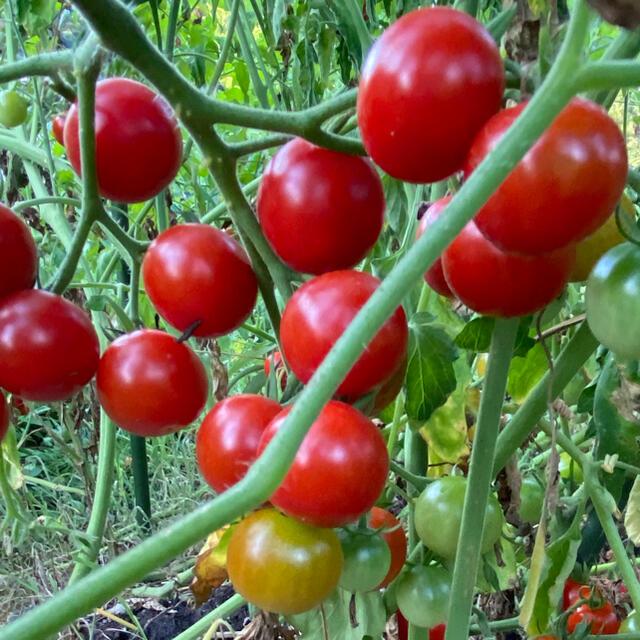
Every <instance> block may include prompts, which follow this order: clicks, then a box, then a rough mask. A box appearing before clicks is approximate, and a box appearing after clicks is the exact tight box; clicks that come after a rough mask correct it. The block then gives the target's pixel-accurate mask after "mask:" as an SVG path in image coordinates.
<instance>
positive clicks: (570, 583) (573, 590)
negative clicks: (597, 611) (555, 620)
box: [562, 578, 590, 611]
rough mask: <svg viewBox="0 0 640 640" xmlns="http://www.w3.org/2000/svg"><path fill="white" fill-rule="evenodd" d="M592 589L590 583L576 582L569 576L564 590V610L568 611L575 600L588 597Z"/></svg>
mask: <svg viewBox="0 0 640 640" xmlns="http://www.w3.org/2000/svg"><path fill="white" fill-rule="evenodd" d="M589 592H590V589H589V587H588V585H584V584H581V583H580V582H576V581H575V580H573V579H572V578H567V579H566V580H565V583H564V589H563V592H562V610H563V611H566V610H567V609H568V608H569V607H570V606H571V605H572V604H573V603H574V602H577V601H578V600H579V599H580V598H581V597H585V598H588V597H589Z"/></svg>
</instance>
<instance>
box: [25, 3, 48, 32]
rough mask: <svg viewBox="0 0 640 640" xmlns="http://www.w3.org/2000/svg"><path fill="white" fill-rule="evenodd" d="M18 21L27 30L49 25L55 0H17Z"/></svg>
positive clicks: (35, 29)
mask: <svg viewBox="0 0 640 640" xmlns="http://www.w3.org/2000/svg"><path fill="white" fill-rule="evenodd" d="M16 4H17V8H18V21H19V22H21V23H22V24H23V25H24V26H25V27H26V28H27V31H29V32H32V31H38V30H39V29H46V28H47V27H50V26H51V23H52V22H53V16H54V14H55V10H56V0H17V3H16Z"/></svg>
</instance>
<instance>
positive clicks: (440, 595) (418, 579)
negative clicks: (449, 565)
mask: <svg viewBox="0 0 640 640" xmlns="http://www.w3.org/2000/svg"><path fill="white" fill-rule="evenodd" d="M450 596H451V576H450V575H449V572H448V571H447V570H446V569H444V568H443V567H436V566H434V565H432V566H429V567H424V566H418V567H412V568H411V569H409V571H407V572H406V573H405V574H403V575H401V576H400V577H399V578H398V582H397V584H396V601H397V603H398V609H400V612H401V613H402V615H403V616H404V617H405V618H406V619H407V620H408V621H409V622H410V623H411V624H414V625H416V626H418V627H435V626H436V625H439V624H441V623H442V622H445V621H446V619H447V612H448V611H449V598H450Z"/></svg>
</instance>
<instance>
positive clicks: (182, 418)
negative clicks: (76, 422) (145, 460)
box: [96, 329, 209, 436]
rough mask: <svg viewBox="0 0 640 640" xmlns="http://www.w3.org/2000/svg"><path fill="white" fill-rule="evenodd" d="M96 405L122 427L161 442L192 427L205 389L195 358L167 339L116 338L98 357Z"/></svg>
mask: <svg viewBox="0 0 640 640" xmlns="http://www.w3.org/2000/svg"><path fill="white" fill-rule="evenodd" d="M96 382H97V387H98V400H99V401H100V404H101V405H102V408H103V409H104V410H105V411H106V413H107V414H108V416H109V417H110V418H111V419H112V420H113V421H114V422H115V423H116V424H117V425H118V426H120V427H122V428H123V429H126V430H127V431H131V432H132V433H137V434H138V435H141V436H161V435H165V434H167V433H173V432H174V431H178V430H179V429H182V428H183V427H186V426H187V425H188V424H190V423H191V422H193V421H194V420H195V419H196V418H197V417H198V415H200V412H201V411H202V409H203V407H204V404H205V402H206V399H207V392H208V387H209V383H208V381H207V374H206V372H205V369H204V366H203V364H202V362H201V361H200V359H199V358H198V356H197V355H196V354H195V353H194V352H193V351H192V350H191V349H190V348H189V347H188V346H187V345H186V344H184V343H182V342H177V341H176V339H175V338H173V337H172V336H170V335H169V334H168V333H164V332H162V331H156V330H154V329H142V330H139V331H134V332H133V333H128V334H125V335H123V336H120V337H119V338H117V339H116V340H114V341H113V342H112V343H111V344H110V345H109V346H108V347H107V348H106V349H105V351H104V353H103V354H102V358H100V364H99V366H98V374H97V378H96Z"/></svg>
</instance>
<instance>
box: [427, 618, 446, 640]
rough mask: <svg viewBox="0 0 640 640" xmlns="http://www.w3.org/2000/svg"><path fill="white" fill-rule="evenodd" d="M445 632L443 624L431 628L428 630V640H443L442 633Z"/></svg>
mask: <svg viewBox="0 0 640 640" xmlns="http://www.w3.org/2000/svg"><path fill="white" fill-rule="evenodd" d="M446 630H447V625H446V624H445V623H444V622H443V623H441V624H438V625H436V626H435V627H431V629H429V640H444V632H445V631H446Z"/></svg>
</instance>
